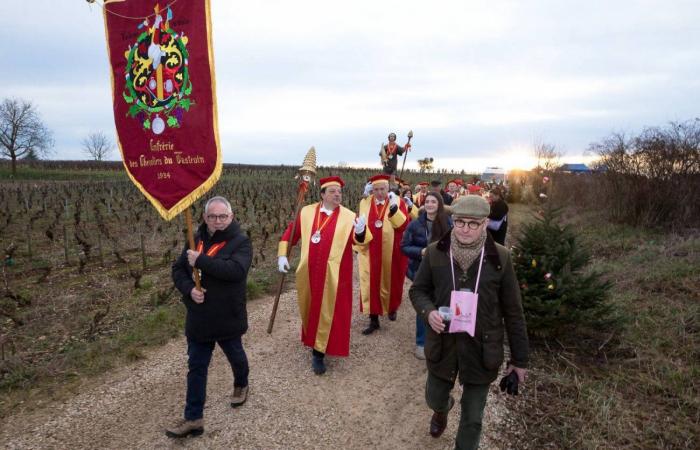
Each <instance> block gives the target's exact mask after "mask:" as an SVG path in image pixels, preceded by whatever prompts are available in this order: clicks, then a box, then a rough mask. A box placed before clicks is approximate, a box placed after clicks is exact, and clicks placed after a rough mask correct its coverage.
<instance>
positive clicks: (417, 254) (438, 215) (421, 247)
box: [401, 192, 452, 359]
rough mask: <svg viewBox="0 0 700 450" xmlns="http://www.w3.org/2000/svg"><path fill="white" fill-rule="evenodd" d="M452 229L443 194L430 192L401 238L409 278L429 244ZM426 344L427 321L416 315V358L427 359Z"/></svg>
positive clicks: (414, 271) (414, 272) (416, 268)
mask: <svg viewBox="0 0 700 450" xmlns="http://www.w3.org/2000/svg"><path fill="white" fill-rule="evenodd" d="M451 229H452V219H451V218H450V217H449V215H448V214H447V212H446V211H445V206H444V203H443V201H442V196H441V195H440V193H438V192H428V193H427V194H426V196H425V202H424V203H423V208H421V212H420V214H419V216H418V219H416V220H413V221H411V223H409V224H408V227H407V228H406V231H405V232H404V234H403V239H402V240H401V251H402V252H403V254H404V255H406V256H408V258H409V261H408V269H407V270H406V276H407V277H408V279H409V280H411V281H413V277H414V276H415V274H416V272H417V271H418V266H420V262H421V259H422V258H423V254H424V253H425V248H426V247H427V246H428V244H430V243H431V242H434V241H438V240H440V238H441V237H442V236H444V235H445V234H446V233H448V232H449V231H450V230H451ZM424 345H425V323H424V322H423V319H422V318H421V317H420V316H418V315H416V351H415V355H416V358H418V359H425V353H424V351H423V348H424Z"/></svg>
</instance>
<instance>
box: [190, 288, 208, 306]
mask: <svg viewBox="0 0 700 450" xmlns="http://www.w3.org/2000/svg"><path fill="white" fill-rule="evenodd" d="M206 291H207V290H206V289H202V290H201V291H200V290H199V289H197V288H196V287H193V288H192V290H191V291H190V297H192V301H193V302H195V303H204V293H205V292H206Z"/></svg>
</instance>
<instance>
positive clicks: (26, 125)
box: [0, 98, 53, 175]
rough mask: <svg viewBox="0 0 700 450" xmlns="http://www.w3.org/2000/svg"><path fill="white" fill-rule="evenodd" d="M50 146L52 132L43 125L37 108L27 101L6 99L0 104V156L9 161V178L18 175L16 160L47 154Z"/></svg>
mask: <svg viewBox="0 0 700 450" xmlns="http://www.w3.org/2000/svg"><path fill="white" fill-rule="evenodd" d="M51 147H53V137H52V135H51V131H50V130H49V129H48V128H47V127H46V125H44V122H43V121H42V120H41V117H40V116H39V112H38V111H37V109H36V107H35V106H34V105H33V104H32V103H31V102H29V101H26V100H20V99H15V98H13V99H10V98H6V99H4V100H3V101H2V103H1V104H0V156H5V157H8V158H10V159H11V160H12V175H16V173H17V158H21V157H23V156H27V155H33V156H35V157H37V156H39V155H47V154H48V153H49V151H50V150H51Z"/></svg>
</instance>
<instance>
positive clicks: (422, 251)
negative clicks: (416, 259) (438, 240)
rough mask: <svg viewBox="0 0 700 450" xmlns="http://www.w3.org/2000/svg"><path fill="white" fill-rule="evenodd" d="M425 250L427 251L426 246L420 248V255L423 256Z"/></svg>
mask: <svg viewBox="0 0 700 450" xmlns="http://www.w3.org/2000/svg"><path fill="white" fill-rule="evenodd" d="M427 251H428V247H425V248H422V249H421V251H420V255H421V256H425V252H427Z"/></svg>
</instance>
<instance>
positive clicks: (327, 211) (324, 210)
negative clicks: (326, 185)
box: [321, 204, 335, 216]
mask: <svg viewBox="0 0 700 450" xmlns="http://www.w3.org/2000/svg"><path fill="white" fill-rule="evenodd" d="M333 211H335V210H334V209H326V207H325V206H323V204H321V212H322V213H324V214H325V215H327V216H330V215H331V214H333Z"/></svg>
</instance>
